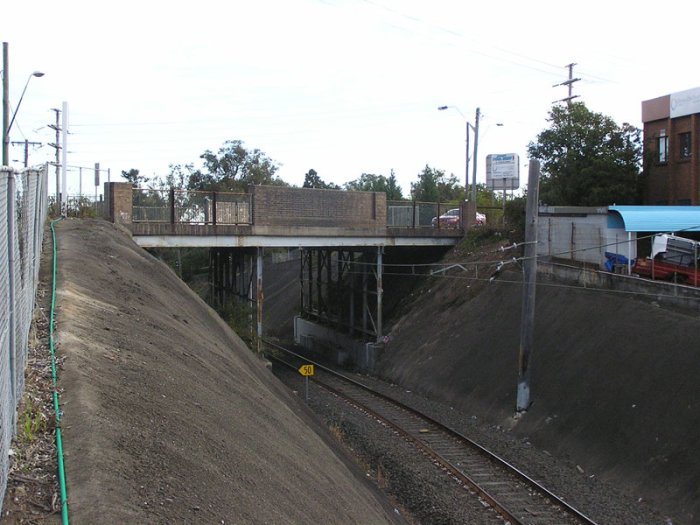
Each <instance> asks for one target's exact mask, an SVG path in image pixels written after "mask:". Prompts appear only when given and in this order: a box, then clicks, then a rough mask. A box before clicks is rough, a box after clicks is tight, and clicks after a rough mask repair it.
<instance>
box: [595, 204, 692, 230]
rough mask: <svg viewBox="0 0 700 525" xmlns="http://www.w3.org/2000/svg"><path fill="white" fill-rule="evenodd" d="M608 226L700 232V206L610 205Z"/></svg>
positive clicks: (626, 228)
mask: <svg viewBox="0 0 700 525" xmlns="http://www.w3.org/2000/svg"><path fill="white" fill-rule="evenodd" d="M608 212H609V214H608V227H609V228H624V229H625V231H628V232H667V233H671V232H675V233H681V232H684V231H686V232H688V231H694V232H700V206H608Z"/></svg>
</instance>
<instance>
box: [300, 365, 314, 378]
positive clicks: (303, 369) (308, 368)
mask: <svg viewBox="0 0 700 525" xmlns="http://www.w3.org/2000/svg"><path fill="white" fill-rule="evenodd" d="M299 373H300V374H301V375H303V376H304V377H308V376H312V375H314V365H301V366H300V367H299Z"/></svg>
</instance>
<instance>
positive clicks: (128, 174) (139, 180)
mask: <svg viewBox="0 0 700 525" xmlns="http://www.w3.org/2000/svg"><path fill="white" fill-rule="evenodd" d="M122 177H124V179H125V180H126V182H130V183H131V185H132V186H133V187H134V188H139V187H140V186H141V185H142V184H146V183H147V182H148V178H147V177H144V176H143V175H139V170H136V169H133V168H132V169H130V170H129V171H122Z"/></svg>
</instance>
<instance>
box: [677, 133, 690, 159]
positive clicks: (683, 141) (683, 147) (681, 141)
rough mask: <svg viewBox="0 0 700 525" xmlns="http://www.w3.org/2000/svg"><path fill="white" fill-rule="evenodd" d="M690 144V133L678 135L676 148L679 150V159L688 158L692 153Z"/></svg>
mask: <svg viewBox="0 0 700 525" xmlns="http://www.w3.org/2000/svg"><path fill="white" fill-rule="evenodd" d="M691 144H692V143H691V142H690V132H688V133H681V134H680V135H678V146H679V148H680V157H681V159H688V158H690V155H691V154H692V153H693V148H692V146H691Z"/></svg>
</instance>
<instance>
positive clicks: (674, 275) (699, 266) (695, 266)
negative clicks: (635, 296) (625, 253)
mask: <svg viewBox="0 0 700 525" xmlns="http://www.w3.org/2000/svg"><path fill="white" fill-rule="evenodd" d="M652 254H653V258H652V257H647V258H645V259H641V258H637V260H636V261H635V263H634V266H633V267H632V273H636V274H637V275H639V276H641V277H649V278H651V279H660V280H666V281H673V282H676V283H678V284H690V285H692V286H698V285H700V261H696V259H695V258H696V257H697V256H698V254H700V243H698V242H697V241H693V240H691V239H686V238H683V237H676V236H675V235H666V234H662V235H655V236H654V239H653V242H652Z"/></svg>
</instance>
